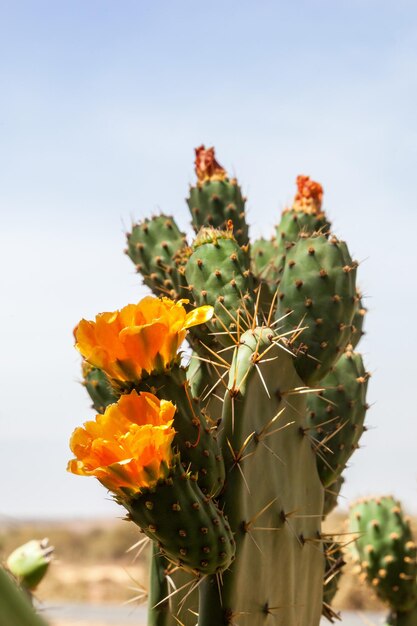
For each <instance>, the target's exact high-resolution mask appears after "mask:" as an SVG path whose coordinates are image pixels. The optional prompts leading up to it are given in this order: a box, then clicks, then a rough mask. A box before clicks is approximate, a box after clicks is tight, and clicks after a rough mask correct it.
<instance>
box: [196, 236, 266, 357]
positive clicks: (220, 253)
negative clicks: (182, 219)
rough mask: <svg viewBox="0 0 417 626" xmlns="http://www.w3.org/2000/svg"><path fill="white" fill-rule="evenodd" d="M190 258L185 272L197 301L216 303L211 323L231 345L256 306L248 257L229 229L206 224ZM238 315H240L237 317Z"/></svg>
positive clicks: (245, 327)
mask: <svg viewBox="0 0 417 626" xmlns="http://www.w3.org/2000/svg"><path fill="white" fill-rule="evenodd" d="M193 248H194V252H193V254H192V255H191V256H190V258H189V259H188V263H187V267H186V270H185V275H186V279H187V282H188V284H189V286H190V289H191V290H192V294H193V296H194V300H195V304H196V305H197V306H201V305H204V304H211V305H212V306H214V316H213V319H212V320H211V321H210V322H208V324H207V325H208V327H209V328H210V329H211V332H213V333H219V334H218V336H216V338H217V340H218V341H219V343H221V344H223V345H226V346H228V345H231V344H233V343H234V341H235V340H234V338H233V336H231V335H229V334H228V333H229V332H230V333H235V334H236V333H237V331H238V324H239V325H240V326H241V327H243V328H244V330H246V329H247V328H248V326H249V325H250V323H251V322H250V321H249V320H250V317H251V315H253V310H254V297H253V280H252V275H251V271H250V269H249V268H248V265H247V260H246V257H245V255H244V253H243V252H242V250H241V248H240V247H239V245H238V244H237V242H236V240H235V239H234V237H233V235H232V234H231V233H230V232H223V231H219V230H216V229H213V228H203V229H202V230H201V231H200V232H199V234H198V236H197V238H196V240H195V242H194V244H193ZM238 315H239V319H238Z"/></svg>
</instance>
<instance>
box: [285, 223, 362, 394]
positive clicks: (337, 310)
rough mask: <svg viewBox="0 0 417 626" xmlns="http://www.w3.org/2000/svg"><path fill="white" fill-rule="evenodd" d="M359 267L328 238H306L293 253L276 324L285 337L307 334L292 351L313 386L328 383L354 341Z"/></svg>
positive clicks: (344, 249)
mask: <svg viewBox="0 0 417 626" xmlns="http://www.w3.org/2000/svg"><path fill="white" fill-rule="evenodd" d="M356 267H357V264H356V263H354V262H352V259H351V257H350V255H349V252H348V249H347V246H346V244H345V243H344V242H342V241H338V240H337V239H335V238H331V239H327V238H326V237H325V236H324V235H317V236H312V237H305V238H304V237H302V238H300V239H299V240H298V242H297V243H296V244H294V245H293V246H292V248H291V249H290V250H289V251H288V254H287V258H286V263H285V268H284V271H283V273H282V278H281V282H280V285H279V294H278V307H277V312H276V319H277V320H279V319H280V318H282V323H281V326H280V328H281V331H291V330H294V331H297V329H300V328H304V330H303V331H302V332H296V334H295V335H294V337H292V338H291V340H290V345H292V347H293V348H294V349H295V351H296V359H295V367H296V369H297V372H298V373H299V375H300V376H301V378H302V379H303V380H304V382H305V383H306V384H308V385H313V384H315V383H318V382H319V381H320V380H322V379H323V378H324V376H325V375H326V374H327V372H328V371H329V370H330V369H331V367H332V366H333V365H334V364H335V363H336V361H337V360H338V358H339V357H340V355H341V354H342V353H343V351H344V349H345V348H346V345H347V343H348V341H349V339H350V335H351V323H352V317H353V310H354V303H355V279H356ZM284 316H285V317H284Z"/></svg>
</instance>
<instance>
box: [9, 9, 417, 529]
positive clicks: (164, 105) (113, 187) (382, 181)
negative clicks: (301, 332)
mask: <svg viewBox="0 0 417 626" xmlns="http://www.w3.org/2000/svg"><path fill="white" fill-rule="evenodd" d="M416 70H417V7H416V5H415V3H413V2H405V1H403V2H398V1H397V2H381V1H378V2H377V1H372V0H360V1H359V0H358V1H355V0H351V1H349V2H344V1H338V2H334V1H332V2H330V1H324V0H323V1H318V0H313V1H312V2H300V1H298V2H297V1H296V2H293V3H288V2H280V1H275V2H272V1H271V2H269V1H258V2H249V1H242V0H240V1H239V2H238V1H237V0H230V1H223V2H219V1H214V2H210V3H195V2H190V1H188V0H184V1H179V0H172V1H170V2H168V1H165V2H162V1H158V0H157V1H155V0H154V1H153V2H149V1H146V2H145V1H141V0H136V1H135V2H131V1H122V2H117V3H116V2H109V1H103V0H102V1H100V2H98V1H88V0H87V1H85V0H83V2H81V1H78V0H72V1H71V2H42V1H37V2H35V1H33V2H24V1H21V2H19V1H14V2H6V1H4V0H3V1H1V0H0V92H1V94H2V96H1V98H0V138H1V140H0V223H1V228H0V239H1V241H0V262H1V267H2V271H1V273H0V289H1V292H2V293H3V294H4V296H5V297H4V303H5V304H4V306H3V307H2V308H1V309H0V321H1V323H0V333H1V345H2V356H3V358H2V359H1V361H0V381H1V383H0V385H1V389H2V403H1V405H0V432H1V438H0V476H2V477H3V480H4V484H5V490H3V498H2V507H1V510H0V513H2V514H3V515H5V516H10V517H18V516H22V515H24V516H31V515H33V516H61V515H74V516H77V515H85V516H88V515H98V514H111V513H114V512H115V511H117V509H115V508H114V506H113V505H112V504H111V503H110V502H109V501H108V500H107V499H106V494H105V492H104V490H103V489H102V488H101V487H100V485H96V484H95V483H94V481H93V480H91V481H90V480H88V479H85V480H83V479H79V478H76V477H73V476H69V475H67V474H66V473H65V464H66V461H67V458H68V456H69V451H68V437H69V435H70V433H71V431H72V430H73V428H74V427H75V426H77V425H79V424H80V423H81V422H83V421H85V420H86V419H88V418H90V417H91V415H92V413H91V411H90V409H89V402H88V399H87V397H86V394H85V393H84V390H83V388H82V387H81V386H80V385H79V384H78V382H77V381H78V380H79V359H78V357H77V355H76V353H75V351H74V349H73V347H72V334H71V333H72V328H73V326H74V325H75V324H76V322H77V321H78V320H79V319H80V318H81V317H87V318H91V317H93V316H94V315H95V314H96V313H97V312H99V311H102V310H113V309H115V308H119V307H121V306H123V305H124V304H126V303H127V302H132V301H135V300H137V299H139V297H141V296H142V295H144V294H145V290H144V288H142V287H141V286H140V281H139V280H138V277H137V276H136V275H135V274H134V272H133V266H131V265H130V262H129V261H128V259H127V258H126V257H125V256H124V255H123V248H124V246H125V242H124V232H125V230H126V228H128V227H129V226H130V224H131V222H132V220H133V219H139V218H142V217H144V216H145V215H148V214H150V213H152V212H153V213H155V212H158V211H159V210H164V211H165V212H174V213H175V215H176V218H177V221H178V222H179V223H180V224H181V225H182V227H184V228H186V227H187V224H188V216H187V211H186V207H185V202H184V198H185V196H186V194H187V187H188V185H189V183H191V182H192V181H193V163H192V162H193V148H194V147H195V146H196V145H199V144H201V143H203V142H205V143H206V144H209V145H213V144H214V145H215V146H216V148H217V153H218V158H219V160H220V162H221V163H222V164H223V165H224V166H225V167H226V168H227V169H228V170H229V171H230V172H231V173H233V174H235V175H237V176H238V178H239V181H240V182H241V184H242V186H243V188H244V191H245V193H246V194H247V196H248V219H249V222H250V223H251V225H252V234H253V236H259V235H260V234H263V235H264V236H269V234H270V233H271V232H272V228H273V225H274V224H275V223H276V222H277V221H278V218H279V212H280V210H281V209H282V208H283V207H284V206H285V205H286V204H287V203H288V202H289V201H290V200H291V197H292V196H293V193H294V180H295V177H296V175H297V174H299V173H305V174H310V175H311V176H312V177H313V178H315V179H316V180H319V181H321V182H322V184H323V186H324V189H325V208H326V209H327V211H328V214H329V217H330V218H331V219H332V221H333V224H334V228H335V231H336V233H337V234H338V235H339V236H341V237H343V238H345V239H346V240H347V241H348V243H349V247H350V249H351V251H352V253H353V255H354V256H355V257H356V258H357V259H358V260H360V261H362V264H361V267H360V269H359V282H360V284H361V286H362V288H363V290H364V292H365V294H366V296H367V300H366V304H367V306H368V308H369V309H370V313H369V317H368V320H367V335H366V338H365V339H364V341H363V343H362V344H361V349H362V350H363V352H364V354H365V358H366V363H367V365H368V368H369V369H370V370H371V371H372V373H373V377H372V380H371V383H370V391H369V395H370V401H371V402H372V403H374V406H373V407H372V409H371V410H370V412H369V417H368V422H369V424H370V425H371V426H372V428H371V430H370V431H369V432H368V433H367V434H366V435H365V437H364V438H363V443H364V446H365V447H364V448H363V449H362V450H361V451H358V453H357V454H356V455H355V456H354V457H353V459H352V467H351V468H350V469H349V471H348V473H347V484H346V488H345V490H344V495H345V496H346V500H345V501H346V502H348V501H349V500H350V499H352V498H353V497H355V496H357V495H361V494H369V493H375V492H379V493H381V492H387V491H393V492H395V493H396V494H398V496H399V497H401V498H402V499H403V500H404V502H405V504H406V505H407V506H408V508H409V509H410V510H414V511H417V504H416V502H417V497H416V495H417V462H416V460H415V458H416V455H415V448H416V441H417V419H416V409H415V402H414V397H413V385H414V384H415V374H414V373H415V371H416V368H415V356H414V352H415V350H416V347H417V341H416V339H417V332H416V328H415V323H414V317H415V316H414V311H415V310H416V306H417V297H416V293H415V277H414V276H415V271H416V270H417V255H416V246H415V241H414V239H415V233H416V231H417V228H416V227H417V218H416V206H415V205H416V200H415V186H414V177H415V167H416V160H417V159H416V157H417V154H416V153H417V123H416V119H415V111H416V104H417V103H416V99H417V71H416Z"/></svg>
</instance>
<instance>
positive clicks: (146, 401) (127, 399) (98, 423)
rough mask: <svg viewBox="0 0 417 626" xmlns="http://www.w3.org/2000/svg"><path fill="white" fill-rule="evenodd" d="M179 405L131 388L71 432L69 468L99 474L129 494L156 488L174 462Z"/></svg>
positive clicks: (116, 489)
mask: <svg viewBox="0 0 417 626" xmlns="http://www.w3.org/2000/svg"><path fill="white" fill-rule="evenodd" d="M175 410H176V409H175V406H174V405H173V404H172V403H171V402H169V401H168V400H158V398H157V397H156V396H154V395H153V394H152V393H147V392H142V393H140V394H138V393H137V392H136V391H132V392H131V393H130V394H128V395H122V396H121V397H120V398H119V400H118V402H117V403H116V404H110V405H109V406H108V407H107V409H106V411H105V413H104V414H103V415H97V416H96V419H95V421H94V422H93V421H91V422H85V424H84V427H83V428H76V429H75V430H74V432H73V434H72V436H71V440H70V448H71V450H72V452H73V453H74V455H75V457H76V458H75V459H72V460H71V461H69V463H68V467H67V469H68V471H69V472H72V473H73V474H78V475H80V476H95V477H96V478H98V480H99V481H100V482H101V483H102V484H103V485H104V486H105V487H107V489H109V490H110V491H113V492H114V493H124V492H126V490H127V491H128V493H130V494H134V493H137V492H138V491H140V490H141V489H143V488H149V487H152V486H153V485H154V484H155V483H156V482H157V481H158V480H159V479H160V478H162V477H163V476H165V474H166V472H167V469H168V468H169V465H170V463H171V461H172V457H173V452H172V448H171V443H172V440H173V438H174V435H175V430H174V429H173V427H172V423H173V418H174V413H175ZM120 490H122V492H121V491H120Z"/></svg>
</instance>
